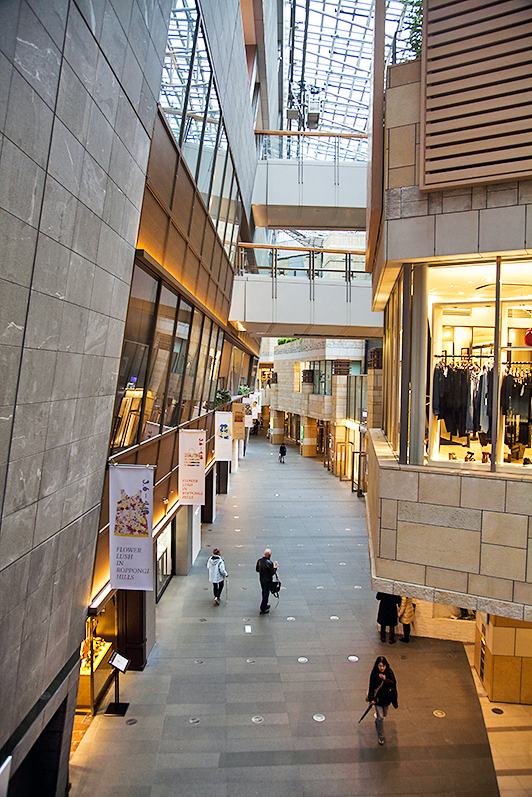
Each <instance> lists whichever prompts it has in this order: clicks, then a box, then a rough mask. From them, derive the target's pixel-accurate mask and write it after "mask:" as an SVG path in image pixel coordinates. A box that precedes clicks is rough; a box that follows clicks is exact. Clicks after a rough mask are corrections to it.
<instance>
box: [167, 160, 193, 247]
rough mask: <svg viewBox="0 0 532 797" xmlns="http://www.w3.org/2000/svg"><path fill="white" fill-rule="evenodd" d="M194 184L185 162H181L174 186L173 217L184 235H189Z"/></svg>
mask: <svg viewBox="0 0 532 797" xmlns="http://www.w3.org/2000/svg"><path fill="white" fill-rule="evenodd" d="M194 193H195V192H194V185H193V184H192V180H191V178H190V177H189V176H188V172H187V170H186V169H185V166H184V164H183V162H182V161H181V162H180V163H179V166H178V168H177V175H176V180H175V188H174V201H173V212H172V218H173V220H174V222H175V224H176V226H177V227H178V228H179V229H180V230H181V232H182V233H183V235H187V236H188V227H189V223H190V214H191V212H192V204H193V202H194Z"/></svg>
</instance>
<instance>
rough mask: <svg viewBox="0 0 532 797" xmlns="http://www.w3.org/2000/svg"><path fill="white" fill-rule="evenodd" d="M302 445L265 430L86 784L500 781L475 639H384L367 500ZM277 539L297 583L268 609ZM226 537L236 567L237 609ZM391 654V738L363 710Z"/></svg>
mask: <svg viewBox="0 0 532 797" xmlns="http://www.w3.org/2000/svg"><path fill="white" fill-rule="evenodd" d="M286 459H287V461H286V464H285V465H280V464H279V463H278V461H277V448H276V447H273V446H270V445H269V444H268V442H267V441H266V439H265V438H264V437H258V438H251V441H250V444H249V446H248V451H247V455H246V457H245V458H244V459H243V460H242V461H241V463H240V468H239V470H238V471H237V473H236V474H233V475H232V476H231V484H230V491H229V494H228V495H225V496H219V500H218V517H217V519H216V521H215V523H213V524H212V525H209V526H204V527H203V540H202V543H203V547H202V550H201V553H200V555H199V556H198V559H197V560H196V563H195V565H194V567H193V569H192V571H191V573H190V575H189V576H188V577H186V578H173V579H172V581H171V582H170V584H169V586H168V588H167V590H166V592H165V593H164V595H163V597H162V600H161V602H160V603H159V606H158V608H157V644H156V646H155V648H154V650H153V651H152V654H151V656H150V658H149V662H148V665H147V667H146V669H145V670H144V672H142V673H136V672H130V673H126V675H125V676H123V677H121V695H120V696H121V700H124V701H129V702H130V704H131V705H130V708H129V711H128V713H127V715H126V717H124V718H115V717H105V716H104V715H103V714H101V713H100V714H98V715H97V716H96V717H95V719H94V720H93V722H92V724H91V726H90V728H89V730H88V732H87V733H86V735H85V737H84V738H83V741H82V742H81V744H80V745H79V748H78V749H77V751H76V752H75V754H74V755H73V757H72V759H71V772H70V779H71V782H72V790H71V792H70V795H71V797H89V795H91V797H92V796H93V795H95V794H98V797H185V796H186V797H197V796H198V797H199V795H201V797H204V795H205V794H209V793H212V794H213V795H215V797H356V796H358V795H360V796H363V797H376V796H377V795H388V797H394V796H395V795H403V796H404V795H424V797H426V795H446V797H458V796H459V795H463V796H464V797H466V795H467V797H475V795H478V797H491V796H492V795H498V794H499V792H498V789H497V782H496V777H495V772H494V769H493V762H492V757H491V752H490V747H489V743H488V738H487V734H486V730H485V726H484V722H483V718H482V713H481V709H480V706H479V701H478V698H477V694H476V689H475V685H474V683H473V679H472V676H471V669H470V665H469V662H468V660H467V657H466V655H465V652H464V646H463V645H462V643H459V642H452V641H442V640H434V639H427V638H415V637H413V638H411V642H410V644H409V645H404V644H400V643H399V644H396V645H393V646H391V645H389V644H387V643H386V644H383V643H381V642H380V639H379V635H378V630H377V626H376V619H375V618H376V613H377V601H376V600H375V593H374V592H373V591H372V590H371V587H370V581H369V561H368V551H367V536H366V521H365V510H364V503H363V501H362V500H361V499H358V498H357V497H356V494H353V493H351V490H350V485H349V484H348V483H346V482H343V483H342V482H340V481H339V480H338V479H336V478H335V477H333V476H332V475H331V474H330V473H328V472H327V471H326V470H325V469H324V468H323V466H322V464H321V462H319V461H318V460H317V459H304V458H302V457H300V456H299V455H298V454H297V452H296V450H295V448H294V447H293V446H289V447H288V455H287V458H286ZM266 546H269V547H271V548H272V551H273V555H272V558H273V559H276V560H277V561H278V562H279V575H280V578H281V581H282V584H283V587H284V589H283V590H282V591H281V593H280V600H279V604H278V605H277V602H276V601H275V600H272V601H271V606H272V608H271V611H270V614H268V615H263V616H260V615H259V611H258V608H259V602H260V588H259V583H258V576H257V574H256V572H255V563H256V560H257V558H258V557H259V556H261V555H262V553H263V551H264V548H265V547H266ZM213 547H220V548H221V550H222V555H223V556H224V558H225V562H226V566H227V569H228V571H229V573H230V578H229V580H228V588H227V589H226V590H225V591H224V593H223V595H222V603H221V605H220V606H214V605H213V600H212V590H211V587H210V585H209V584H208V581H207V570H206V567H205V563H206V561H207V558H208V556H209V555H210V553H211V552H212V548H213ZM249 631H250V633H249ZM380 654H384V655H386V656H387V657H388V659H389V661H390V664H391V666H392V668H393V670H394V671H395V674H396V677H397V684H398V692H399V709H398V710H397V711H395V710H394V709H393V708H392V707H391V708H390V711H389V714H388V718H387V719H386V721H385V733H386V744H385V745H384V747H379V746H378V744H377V736H376V731H375V726H374V721H373V718H372V712H371V711H370V713H369V714H368V716H367V717H366V718H365V719H364V720H363V722H362V723H360V724H358V719H359V717H360V716H361V714H362V713H363V711H364V710H365V708H366V706H367V704H366V703H365V695H366V692H367V687H368V679H369V673H370V670H371V668H372V666H373V663H374V661H375V658H376V656H378V655H380ZM351 657H356V660H351ZM104 703H105V704H106V703H107V700H106V701H104ZM102 710H103V709H102ZM435 710H436V711H440V712H444V716H442V717H438V716H435V715H434V713H433V712H434V711H435ZM322 717H323V718H324V719H323V720H321V718H322ZM132 719H136V720H137V722H136V723H135V724H132V725H128V724H127V723H128V721H131V720H132ZM318 720H321V721H318Z"/></svg>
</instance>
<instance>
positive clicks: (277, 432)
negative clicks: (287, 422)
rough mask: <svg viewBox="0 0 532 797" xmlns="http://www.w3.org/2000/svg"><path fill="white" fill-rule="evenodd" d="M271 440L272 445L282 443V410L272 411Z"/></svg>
mask: <svg viewBox="0 0 532 797" xmlns="http://www.w3.org/2000/svg"><path fill="white" fill-rule="evenodd" d="M271 441H272V443H273V444H274V445H278V446H280V445H281V443H284V412H279V410H274V411H273V429H272V436H271Z"/></svg>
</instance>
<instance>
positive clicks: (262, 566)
mask: <svg viewBox="0 0 532 797" xmlns="http://www.w3.org/2000/svg"><path fill="white" fill-rule="evenodd" d="M271 557H272V552H271V550H270V549H269V548H266V550H265V551H264V556H261V558H260V559H259V560H258V561H257V564H256V566H255V570H256V571H257V573H258V574H259V579H260V586H261V589H262V601H261V604H260V613H261V614H268V612H269V611H270V604H269V603H268V599H269V597H270V589H271V586H272V581H273V577H274V575H275V573H277V562H272V559H271Z"/></svg>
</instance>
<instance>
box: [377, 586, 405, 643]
mask: <svg viewBox="0 0 532 797" xmlns="http://www.w3.org/2000/svg"><path fill="white" fill-rule="evenodd" d="M377 600H378V601H379V613H378V614H377V623H378V624H379V625H380V627H381V642H386V626H388V627H389V629H390V645H394V644H395V641H396V640H395V626H396V625H397V607H398V606H399V605H400V603H401V596H400V595H388V594H387V593H386V592H377Z"/></svg>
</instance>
